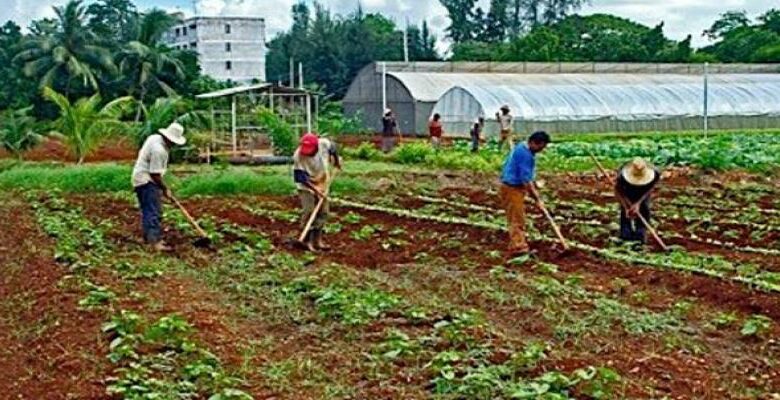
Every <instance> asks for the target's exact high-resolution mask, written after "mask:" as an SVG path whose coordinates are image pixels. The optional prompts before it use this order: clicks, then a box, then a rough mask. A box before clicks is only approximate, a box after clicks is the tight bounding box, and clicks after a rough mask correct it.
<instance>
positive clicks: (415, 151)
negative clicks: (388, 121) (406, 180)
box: [393, 143, 434, 164]
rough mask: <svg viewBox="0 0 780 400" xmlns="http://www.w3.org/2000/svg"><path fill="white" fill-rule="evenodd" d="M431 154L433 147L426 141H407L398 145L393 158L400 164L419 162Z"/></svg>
mask: <svg viewBox="0 0 780 400" xmlns="http://www.w3.org/2000/svg"><path fill="white" fill-rule="evenodd" d="M433 154H434V150H433V147H431V145H430V144H428V143H409V144H404V145H401V146H399V147H398V149H397V150H396V151H395V153H393V160H394V161H395V162H399V163H401V164H420V163H423V162H425V160H426V159H427V158H428V157H429V156H432V155H433Z"/></svg>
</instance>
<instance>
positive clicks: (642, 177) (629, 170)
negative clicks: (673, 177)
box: [623, 157, 655, 186]
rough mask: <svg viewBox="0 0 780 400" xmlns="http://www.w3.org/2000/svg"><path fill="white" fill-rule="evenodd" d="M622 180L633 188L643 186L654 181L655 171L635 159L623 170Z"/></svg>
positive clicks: (643, 162) (642, 161)
mask: <svg viewBox="0 0 780 400" xmlns="http://www.w3.org/2000/svg"><path fill="white" fill-rule="evenodd" d="M623 178H624V179H625V180H626V181H627V182H628V183H630V184H632V185H634V186H645V185H648V184H650V182H652V181H653V180H654V179H655V169H654V168H653V167H652V166H650V165H648V164H647V161H645V160H643V159H641V158H639V157H637V158H635V159H634V161H631V163H630V164H629V165H627V166H626V167H625V168H623Z"/></svg>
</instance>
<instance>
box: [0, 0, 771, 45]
mask: <svg viewBox="0 0 780 400" xmlns="http://www.w3.org/2000/svg"><path fill="white" fill-rule="evenodd" d="M0 1H2V2H3V3H5V2H9V1H10V3H11V6H10V7H2V8H0V21H5V20H9V19H10V20H14V21H16V22H17V23H19V24H20V25H22V26H26V25H27V24H29V22H30V21H32V20H33V19H35V18H41V17H47V16H52V15H53V13H52V10H51V8H52V6H53V5H60V4H63V3H65V2H66V0H0ZM88 1H89V0H88ZM191 1H192V0H136V2H137V4H138V5H139V7H141V8H148V7H151V6H162V7H164V8H166V9H169V8H173V7H174V6H178V7H180V8H181V9H183V10H190V9H191V7H192V2H191ZM296 1H297V0H197V3H198V10H199V12H200V13H201V14H204V15H220V14H222V15H240V16H260V17H264V18H265V19H266V22H267V24H268V34H269V37H273V35H274V34H276V33H278V32H280V31H283V30H286V29H287V28H288V27H289V26H290V24H291V23H292V18H291V15H290V9H291V8H292V6H293V4H294V3H295V2H296ZM307 2H309V3H310V4H311V0H307ZM358 2H360V4H362V6H363V9H364V10H365V11H366V12H382V13H383V14H385V15H387V16H389V17H391V18H393V19H394V20H395V21H396V22H397V23H399V24H400V25H403V24H404V23H405V21H406V20H407V19H408V20H409V22H410V23H413V24H419V23H420V22H421V21H422V20H423V19H426V20H428V23H429V24H430V26H431V28H432V30H433V31H434V32H435V33H436V34H437V36H438V37H439V38H440V39H441V38H443V37H444V29H445V28H446V27H447V25H448V24H449V21H448V19H447V13H446V10H445V9H444V8H443V7H442V6H441V4H440V3H439V1H437V0H321V3H322V4H325V5H326V6H327V7H328V8H330V9H331V10H332V11H333V12H334V13H340V14H346V13H350V12H352V11H354V10H355V8H356V7H357V5H358ZM592 3H593V5H590V6H586V7H585V8H584V9H583V10H582V13H584V14H593V13H612V14H617V15H620V16H622V17H626V18H629V19H632V20H635V21H638V22H640V23H642V24H645V25H650V26H654V25H656V24H658V23H660V22H661V21H665V32H666V33H667V35H669V36H670V37H671V38H673V39H676V40H682V39H684V38H685V37H686V36H687V35H693V38H694V45H699V46H701V45H706V44H707V42H706V39H705V38H703V37H702V36H701V32H702V31H703V30H704V29H706V28H708V27H709V26H710V25H711V24H712V22H713V21H714V20H715V19H716V18H717V17H718V15H719V14H721V13H723V12H725V11H728V10H734V9H738V10H740V9H744V10H746V11H748V13H749V14H750V15H751V16H756V15H758V14H759V13H763V12H765V11H766V10H768V9H769V8H771V7H778V4H777V0H718V1H717V2H713V1H712V0H675V1H667V2H659V1H658V0H592ZM479 4H480V5H481V6H482V7H487V5H488V4H489V0H479ZM442 46H444V47H446V44H444V43H440V47H442Z"/></svg>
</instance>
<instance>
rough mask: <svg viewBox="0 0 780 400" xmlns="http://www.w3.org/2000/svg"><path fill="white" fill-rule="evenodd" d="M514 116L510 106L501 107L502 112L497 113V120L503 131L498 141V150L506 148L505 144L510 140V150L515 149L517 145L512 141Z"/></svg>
mask: <svg viewBox="0 0 780 400" xmlns="http://www.w3.org/2000/svg"><path fill="white" fill-rule="evenodd" d="M512 119H513V118H512V114H511V112H510V110H509V106H508V105H503V106H501V110H500V111H499V112H497V113H496V120H498V126H499V128H500V129H501V136H500V137H499V140H498V148H499V149H502V148H504V143H505V142H506V141H507V140H509V148H510V149H511V148H514V147H515V143H514V141H513V140H512Z"/></svg>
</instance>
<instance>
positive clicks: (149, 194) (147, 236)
mask: <svg viewBox="0 0 780 400" xmlns="http://www.w3.org/2000/svg"><path fill="white" fill-rule="evenodd" d="M135 194H136V196H137V197H138V204H139V205H140V206H141V228H143V232H144V241H146V243H150V244H154V243H157V242H159V241H160V240H162V227H161V224H162V189H160V187H159V186H157V185H156V184H154V183H151V182H150V183H147V184H146V185H143V186H139V187H137V188H135Z"/></svg>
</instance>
